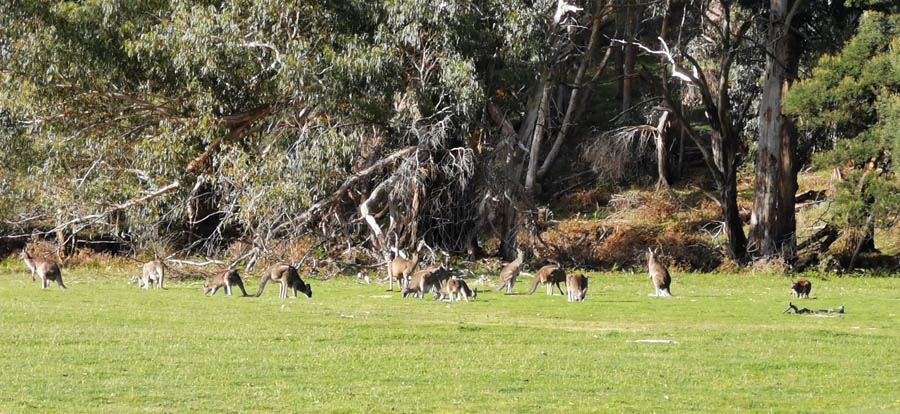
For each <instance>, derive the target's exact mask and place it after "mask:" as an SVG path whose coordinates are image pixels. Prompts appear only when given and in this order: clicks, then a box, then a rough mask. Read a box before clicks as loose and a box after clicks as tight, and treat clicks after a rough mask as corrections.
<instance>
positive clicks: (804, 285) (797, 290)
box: [791, 277, 812, 299]
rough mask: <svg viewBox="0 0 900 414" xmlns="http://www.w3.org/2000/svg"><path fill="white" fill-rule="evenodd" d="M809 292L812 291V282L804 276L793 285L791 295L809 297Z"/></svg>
mask: <svg viewBox="0 0 900 414" xmlns="http://www.w3.org/2000/svg"><path fill="white" fill-rule="evenodd" d="M809 292H812V282H810V281H808V280H806V279H804V278H802V277H801V278H800V279H797V281H796V282H794V283H793V285H791V296H793V297H795V298H807V299H809Z"/></svg>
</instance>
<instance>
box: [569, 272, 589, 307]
mask: <svg viewBox="0 0 900 414" xmlns="http://www.w3.org/2000/svg"><path fill="white" fill-rule="evenodd" d="M566 290H567V291H569V302H584V297H585V296H586V295H587V290H588V278H587V276H585V275H583V274H581V273H577V274H574V275H569V276H568V277H567V278H566Z"/></svg>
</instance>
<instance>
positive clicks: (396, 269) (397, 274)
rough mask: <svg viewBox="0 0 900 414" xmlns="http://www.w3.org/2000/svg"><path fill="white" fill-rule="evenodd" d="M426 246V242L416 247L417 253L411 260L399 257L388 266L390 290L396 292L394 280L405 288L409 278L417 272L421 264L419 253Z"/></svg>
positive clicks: (420, 242)
mask: <svg viewBox="0 0 900 414" xmlns="http://www.w3.org/2000/svg"><path fill="white" fill-rule="evenodd" d="M424 245H425V240H421V241H419V244H418V245H416V251H415V253H413V255H412V257H410V258H409V259H404V258H402V257H400V256H397V257H395V258H394V260H391V263H389V264H388V284H389V287H388V290H390V291H393V290H394V279H397V281H398V283H400V287H401V288H403V285H404V284H405V283H406V282H407V279H408V278H409V276H410V275H412V274H413V273H414V272H415V271H416V266H417V265H418V264H419V252H421V251H422V246H424Z"/></svg>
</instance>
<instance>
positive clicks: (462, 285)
mask: <svg viewBox="0 0 900 414" xmlns="http://www.w3.org/2000/svg"><path fill="white" fill-rule="evenodd" d="M454 296H455V297H456V301H457V302H459V298H463V299H465V301H466V302H468V301H469V298H472V300H475V298H477V297H478V289H475V290H472V289H469V285H468V284H467V283H466V281H465V280H462V279H450V280H448V281H447V283H446V284H444V287H443V288H442V289H441V290H440V291H439V292H437V293H435V294H434V300H444V298H447V297H449V298H450V302H453V297H454Z"/></svg>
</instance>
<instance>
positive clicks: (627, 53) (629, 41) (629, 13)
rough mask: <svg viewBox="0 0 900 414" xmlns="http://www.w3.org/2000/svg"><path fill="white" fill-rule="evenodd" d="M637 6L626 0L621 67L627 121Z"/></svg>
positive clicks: (624, 117) (627, 119)
mask: <svg viewBox="0 0 900 414" xmlns="http://www.w3.org/2000/svg"><path fill="white" fill-rule="evenodd" d="M636 21H637V6H635V4H634V0H628V2H627V4H626V6H625V49H624V51H623V54H624V56H623V68H622V112H624V113H625V115H624V116H623V117H622V120H623V121H624V122H625V123H629V121H630V120H631V119H632V117H631V111H630V109H631V97H632V94H633V93H632V89H633V88H632V83H631V81H632V79H633V78H634V61H635V49H637V48H636V47H635V45H634V34H635V32H636V29H637V22H636Z"/></svg>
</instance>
